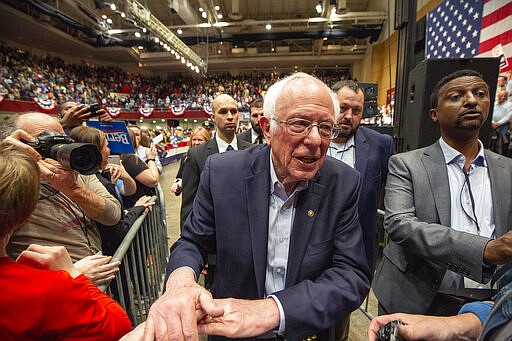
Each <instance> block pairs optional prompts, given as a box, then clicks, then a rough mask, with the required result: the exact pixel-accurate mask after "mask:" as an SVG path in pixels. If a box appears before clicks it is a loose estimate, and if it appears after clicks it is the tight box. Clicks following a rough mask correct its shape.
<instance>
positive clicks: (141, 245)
mask: <svg viewBox="0 0 512 341" xmlns="http://www.w3.org/2000/svg"><path fill="white" fill-rule="evenodd" d="M153 199H154V200H155V201H156V204H155V205H154V206H153V209H152V210H151V211H150V210H149V209H146V210H145V211H144V213H143V214H142V215H141V216H140V217H139V218H138V219H137V220H136V221H135V222H134V223H133V225H132V227H131V228H130V230H129V231H128V233H127V234H126V236H125V237H124V239H123V241H122V243H121V245H120V246H119V248H118V249H117V250H116V252H115V253H114V255H113V256H112V260H111V262H117V261H119V262H121V265H120V268H119V272H117V273H116V277H115V279H114V280H112V281H110V282H109V283H105V284H103V285H101V286H100V287H99V288H100V289H101V290H102V291H104V292H107V293H108V294H109V295H110V297H112V298H113V299H115V300H116V301H117V302H119V304H120V305H121V306H122V307H123V309H124V310H125V311H126V312H127V314H128V316H129V317H130V319H131V321H132V323H133V325H134V327H135V326H137V325H138V324H140V323H142V322H144V321H145V320H146V318H147V315H148V313H149V308H150V307H151V305H152V304H153V302H155V301H156V300H157V299H158V297H159V296H160V295H161V293H162V291H163V285H164V278H165V269H166V265H167V259H168V254H169V248H168V242H167V228H166V225H165V223H164V222H165V204H164V201H163V196H162V191H161V188H160V187H159V188H158V195H157V196H154V197H153Z"/></svg>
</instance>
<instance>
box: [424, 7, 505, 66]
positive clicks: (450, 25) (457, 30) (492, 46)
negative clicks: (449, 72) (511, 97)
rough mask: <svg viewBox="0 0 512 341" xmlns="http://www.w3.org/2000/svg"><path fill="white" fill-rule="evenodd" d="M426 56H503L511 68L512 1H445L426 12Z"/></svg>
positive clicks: (503, 64) (503, 62) (503, 60)
mask: <svg viewBox="0 0 512 341" xmlns="http://www.w3.org/2000/svg"><path fill="white" fill-rule="evenodd" d="M425 56H426V58H427V59H428V58H471V57H474V56H478V57H500V58H501V59H500V61H501V72H504V71H508V70H512V1H510V0H445V1H443V2H442V3H441V4H440V5H439V6H437V7H436V8H434V10H432V11H431V12H430V13H429V14H428V15H427V32H426V48H425Z"/></svg>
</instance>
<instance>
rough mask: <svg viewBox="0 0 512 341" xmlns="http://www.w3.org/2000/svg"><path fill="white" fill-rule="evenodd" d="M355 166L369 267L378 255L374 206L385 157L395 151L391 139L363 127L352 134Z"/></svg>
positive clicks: (385, 170) (384, 171) (378, 197)
mask: <svg viewBox="0 0 512 341" xmlns="http://www.w3.org/2000/svg"><path fill="white" fill-rule="evenodd" d="M354 139H355V145H356V163H355V169H357V170H358V171H359V173H360V174H361V180H362V186H361V193H360V194H359V222H360V224H361V228H362V229H363V239H364V246H365V248H366V258H367V259H368V265H369V267H370V269H373V267H374V266H375V261H376V257H377V228H376V227H377V224H376V218H377V208H378V205H379V201H380V200H381V192H382V190H383V188H384V185H385V183H386V177H387V175H388V160H389V157H390V156H391V155H393V154H394V153H395V145H394V143H393V138H392V137H391V136H389V135H384V134H381V133H379V132H377V131H375V130H372V129H370V128H366V127H359V128H358V129H357V132H356V134H355V137H354Z"/></svg>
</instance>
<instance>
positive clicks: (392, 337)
mask: <svg viewBox="0 0 512 341" xmlns="http://www.w3.org/2000/svg"><path fill="white" fill-rule="evenodd" d="M399 324H400V322H399V321H391V322H389V323H388V324H386V325H385V326H383V327H382V328H381V329H380V330H379V331H378V332H377V340H379V341H404V339H403V338H402V337H401V336H400V333H399V331H398V325H399Z"/></svg>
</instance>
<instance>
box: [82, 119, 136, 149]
mask: <svg viewBox="0 0 512 341" xmlns="http://www.w3.org/2000/svg"><path fill="white" fill-rule="evenodd" d="M87 125H88V126H89V127H93V128H96V129H99V130H101V131H102V132H103V133H104V134H105V137H106V138H107V143H108V147H109V148H110V152H111V153H112V154H122V153H135V151H134V149H133V145H132V141H131V140H130V135H128V130H127V128H126V124H124V122H117V121H110V122H102V121H87Z"/></svg>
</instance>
